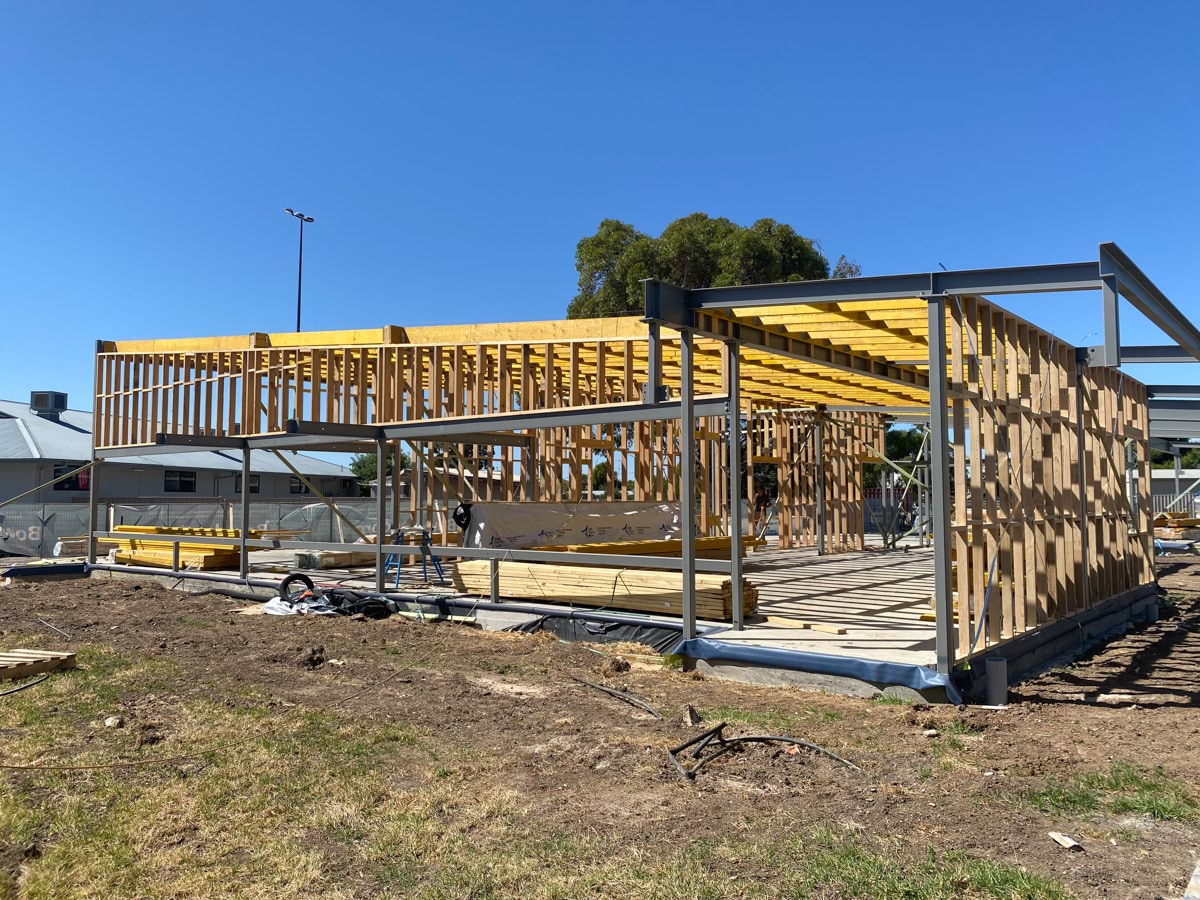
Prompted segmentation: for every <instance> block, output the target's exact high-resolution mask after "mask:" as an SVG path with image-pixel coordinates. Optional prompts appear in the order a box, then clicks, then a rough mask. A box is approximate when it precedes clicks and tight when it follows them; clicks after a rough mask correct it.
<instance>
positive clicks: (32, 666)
mask: <svg viewBox="0 0 1200 900" xmlns="http://www.w3.org/2000/svg"><path fill="white" fill-rule="evenodd" d="M73 668H75V654H74V653H66V652H64V651H61V650H25V649H22V648H20V647H18V648H15V649H13V650H5V651H3V652H0V678H26V677H28V676H30V675H39V674H41V673H42V672H53V671H54V670H55V669H73Z"/></svg>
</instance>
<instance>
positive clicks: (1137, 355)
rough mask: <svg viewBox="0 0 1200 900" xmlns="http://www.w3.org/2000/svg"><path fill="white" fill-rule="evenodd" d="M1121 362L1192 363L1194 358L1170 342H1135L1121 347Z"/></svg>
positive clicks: (1127, 363)
mask: <svg viewBox="0 0 1200 900" xmlns="http://www.w3.org/2000/svg"><path fill="white" fill-rule="evenodd" d="M1121 362H1122V363H1124V364H1125V365H1132V364H1137V365H1147V364H1150V363H1194V362H1197V360H1196V358H1195V357H1194V356H1192V354H1190V353H1188V351H1186V350H1184V349H1183V348H1182V347H1172V346H1171V345H1170V344H1135V345H1131V346H1127V347H1122V348H1121Z"/></svg>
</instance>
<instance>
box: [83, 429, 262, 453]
mask: <svg viewBox="0 0 1200 900" xmlns="http://www.w3.org/2000/svg"><path fill="white" fill-rule="evenodd" d="M180 438H186V440H187V443H183V442H177V439H180ZM209 441H212V443H208V442H209ZM245 447H246V441H245V439H244V438H219V437H215V436H214V437H204V436H202V435H196V436H190V435H188V436H184V435H175V434H160V435H157V436H156V438H155V443H153V444H142V445H138V446H133V447H101V448H100V449H99V450H97V451H96V453H97V454H98V455H100V456H102V457H103V458H104V459H119V458H121V457H123V456H166V455H169V454H171V453H197V452H203V451H209V450H211V451H219V450H238V451H241V450H244V449H245Z"/></svg>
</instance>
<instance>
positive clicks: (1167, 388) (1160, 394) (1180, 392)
mask: <svg viewBox="0 0 1200 900" xmlns="http://www.w3.org/2000/svg"><path fill="white" fill-rule="evenodd" d="M1146 393H1147V394H1148V395H1149V398H1150V399H1151V400H1159V399H1162V398H1164V397H1200V384H1148V385H1146Z"/></svg>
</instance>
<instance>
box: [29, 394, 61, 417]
mask: <svg viewBox="0 0 1200 900" xmlns="http://www.w3.org/2000/svg"><path fill="white" fill-rule="evenodd" d="M66 408H67V395H66V394H64V393H62V392H61V391H33V392H32V393H31V394H30V395H29V409H30V411H31V412H34V413H36V414H37V415H39V416H44V417H45V418H47V419H57V418H58V414H59V413H61V412H64V411H65V410H66Z"/></svg>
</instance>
